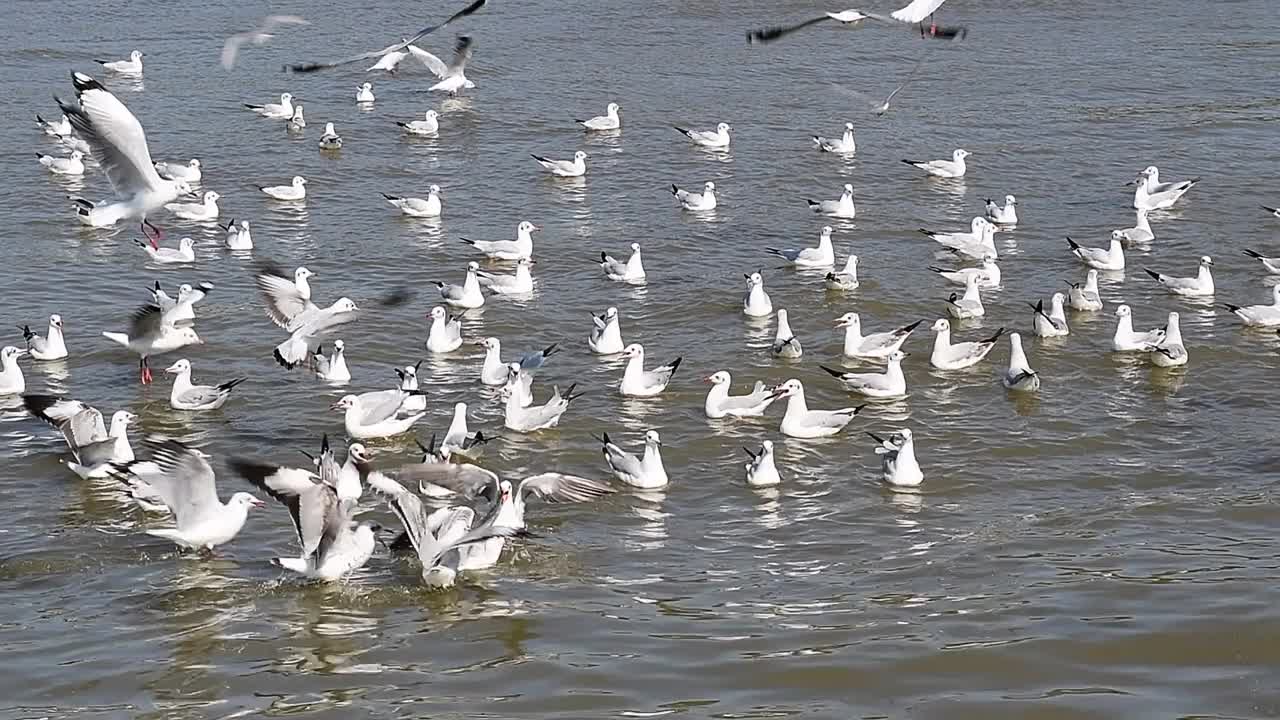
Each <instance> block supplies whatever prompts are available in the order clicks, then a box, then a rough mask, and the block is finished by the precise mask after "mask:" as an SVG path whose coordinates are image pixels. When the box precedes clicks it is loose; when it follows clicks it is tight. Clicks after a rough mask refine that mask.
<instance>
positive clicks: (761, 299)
mask: <svg viewBox="0 0 1280 720" xmlns="http://www.w3.org/2000/svg"><path fill="white" fill-rule="evenodd" d="M742 277H744V278H746V279H747V293H746V294H745V295H743V296H742V314H743V315H746V316H747V317H768V316H770V315H772V314H773V301H772V300H770V299H769V293H767V292H765V291H764V276H763V275H761V274H760V273H759V272H758V271H757V272H753V273H751V274H750V275H747V274H743V276H742Z"/></svg>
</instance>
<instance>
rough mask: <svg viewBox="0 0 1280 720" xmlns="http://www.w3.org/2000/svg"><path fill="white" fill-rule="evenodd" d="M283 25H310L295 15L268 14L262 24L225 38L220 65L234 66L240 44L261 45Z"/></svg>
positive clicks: (229, 67) (225, 66)
mask: <svg viewBox="0 0 1280 720" xmlns="http://www.w3.org/2000/svg"><path fill="white" fill-rule="evenodd" d="M283 25H310V23H308V22H307V21H306V20H304V19H303V18H301V17H299V16H297V15H268V16H266V17H264V18H262V24H260V25H259V26H258V27H256V28H254V29H252V30H247V31H245V32H242V33H236V34H235V35H232V36H231V37H229V38H227V41H226V42H225V43H223V45H222V67H223V68H225V69H227V70H230V69H231V68H233V67H235V64H236V56H237V55H239V54H240V47H241V46H242V45H244V44H245V43H250V44H253V45H262V44H263V43H265V42H266V41H268V40H270V39H271V38H273V37H275V34H274V33H273V32H272V31H273V30H275V29H276V28H278V27H281V26H283Z"/></svg>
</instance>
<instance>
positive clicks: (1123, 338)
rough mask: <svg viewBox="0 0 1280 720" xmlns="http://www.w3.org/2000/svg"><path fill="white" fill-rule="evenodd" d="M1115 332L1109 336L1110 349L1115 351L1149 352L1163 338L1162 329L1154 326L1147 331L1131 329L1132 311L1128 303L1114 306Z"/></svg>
mask: <svg viewBox="0 0 1280 720" xmlns="http://www.w3.org/2000/svg"><path fill="white" fill-rule="evenodd" d="M1116 317H1117V318H1119V320H1117V321H1116V331H1115V334H1113V335H1112V336H1111V349H1112V350H1113V351H1115V352H1150V351H1151V348H1152V347H1153V346H1154V345H1156V344H1158V343H1159V342H1160V341H1161V340H1163V339H1164V329H1163V328H1156V329H1155V330H1148V331H1147V332H1141V333H1140V332H1134V331H1133V311H1132V310H1130V309H1129V306H1128V305H1121V306H1119V307H1117V308H1116Z"/></svg>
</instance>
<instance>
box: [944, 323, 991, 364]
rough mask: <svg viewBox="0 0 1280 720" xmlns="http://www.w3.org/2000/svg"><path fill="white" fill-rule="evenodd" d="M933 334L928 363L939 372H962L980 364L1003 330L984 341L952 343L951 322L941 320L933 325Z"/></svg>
mask: <svg viewBox="0 0 1280 720" xmlns="http://www.w3.org/2000/svg"><path fill="white" fill-rule="evenodd" d="M933 332H934V333H935V336H934V338H933V353H932V354H931V355H930V356H929V362H931V363H932V364H933V366H934V367H936V368H938V369H939V370H963V369H964V368H967V367H973V366H974V365H977V364H978V363H980V362H982V360H983V358H985V357H986V356H987V354H988V353H990V352H991V349H992V348H994V347H995V346H996V342H997V341H999V340H1000V336H1001V335H1003V334H1004V328H1000V329H999V330H996V332H995V334H994V335H992V336H991V337H989V338H987V339H986V340H975V341H970V342H960V343H952V342H951V322H950V321H948V320H946V319H941V320H937V321H935V322H934V323H933Z"/></svg>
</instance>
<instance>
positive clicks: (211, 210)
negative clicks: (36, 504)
mask: <svg viewBox="0 0 1280 720" xmlns="http://www.w3.org/2000/svg"><path fill="white" fill-rule="evenodd" d="M221 199H222V196H221V195H219V194H218V193H216V192H214V191H212V190H209V191H207V192H205V194H204V195H202V196H201V198H200V202H198V203H177V202H174V203H168V204H167V205H165V206H164V209H165V210H168V211H169V212H171V213H173V214H174V215H175V216H177V217H180V218H182V219H183V220H214V219H216V218H217V217H218V201H219V200H221Z"/></svg>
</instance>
